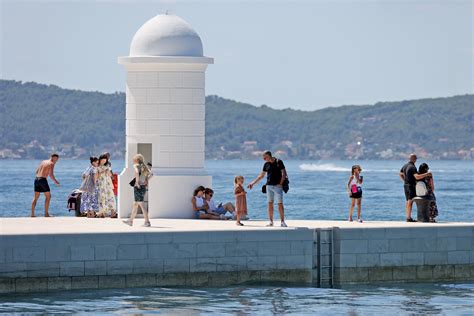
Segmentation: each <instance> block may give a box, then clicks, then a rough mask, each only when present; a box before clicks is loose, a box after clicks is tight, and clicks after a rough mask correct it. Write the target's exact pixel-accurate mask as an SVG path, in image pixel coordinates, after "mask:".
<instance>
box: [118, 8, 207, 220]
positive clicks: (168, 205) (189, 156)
mask: <svg viewBox="0 0 474 316" xmlns="http://www.w3.org/2000/svg"><path fill="white" fill-rule="evenodd" d="M118 63H119V64H121V65H124V66H125V70H126V72H127V84H126V95H127V98H126V155H125V159H126V160H125V169H124V170H123V171H122V173H121V174H120V176H119V197H118V201H119V202H118V203H119V205H118V211H119V216H120V217H128V216H129V215H130V213H131V210H132V203H133V189H132V187H131V186H130V185H129V182H130V181H131V180H132V178H133V163H132V158H133V156H134V155H135V154H137V153H140V154H142V155H143V156H144V157H145V160H146V161H147V162H151V163H152V165H153V168H152V170H153V174H154V177H153V178H152V179H151V180H150V183H149V188H148V210H149V214H150V217H151V218H192V217H193V212H192V207H191V196H192V192H193V190H194V189H195V188H196V187H197V186H198V185H203V186H211V181H212V178H211V176H209V175H208V174H207V172H206V170H205V169H204V150H205V148H204V146H205V91H204V85H205V71H206V68H207V65H208V64H212V63H213V59H212V58H209V57H205V56H203V49H202V42H201V39H200V37H199V35H198V34H197V33H196V32H195V31H194V30H193V29H192V28H191V26H190V25H189V24H188V23H187V22H186V21H184V20H183V19H181V18H179V17H178V16H175V15H168V14H166V15H157V16H155V17H154V18H152V19H150V20H149V21H147V22H146V23H145V24H143V26H142V27H141V28H140V29H139V30H138V31H137V33H136V34H135V36H134V37H133V40H132V43H131V45H130V56H126V57H119V58H118Z"/></svg>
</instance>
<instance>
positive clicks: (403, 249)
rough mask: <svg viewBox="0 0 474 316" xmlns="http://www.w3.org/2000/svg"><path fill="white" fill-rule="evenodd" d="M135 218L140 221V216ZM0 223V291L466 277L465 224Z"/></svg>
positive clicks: (473, 232)
mask: <svg viewBox="0 0 474 316" xmlns="http://www.w3.org/2000/svg"><path fill="white" fill-rule="evenodd" d="M136 224H140V220H138V221H137V223H136ZM152 224H153V227H152V228H144V227H140V226H138V225H137V226H136V227H133V228H131V227H128V226H126V225H124V224H122V223H121V222H120V221H118V220H110V219H105V220H101V219H77V218H52V219H44V218H34V219H30V218H3V219H0V232H1V235H0V293H15V292H16V293H19V292H46V291H57V290H70V289H96V288H122V287H145V286H226V285H236V284H246V283H251V284H260V283H268V282H284V283H293V284H306V285H314V286H332V285H336V286H337V285H338V284H346V283H371V282H374V283H381V282H382V283H383V282H420V281H423V282H426V281H467V280H474V223H464V224H463V223H453V224H412V223H398V222H370V223H369V222H368V223H363V224H360V223H347V222H336V221H289V222H288V224H289V226H290V227H289V228H280V227H273V228H267V227H264V225H265V222H259V221H251V222H246V224H247V225H246V226H245V227H242V228H240V227H236V226H235V224H234V222H223V221H197V220H155V221H154V222H153V223H152Z"/></svg>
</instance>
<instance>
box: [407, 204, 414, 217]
mask: <svg viewBox="0 0 474 316" xmlns="http://www.w3.org/2000/svg"><path fill="white" fill-rule="evenodd" d="M412 208H413V200H408V201H407V204H406V213H407V214H406V215H407V219H409V218H411V211H412Z"/></svg>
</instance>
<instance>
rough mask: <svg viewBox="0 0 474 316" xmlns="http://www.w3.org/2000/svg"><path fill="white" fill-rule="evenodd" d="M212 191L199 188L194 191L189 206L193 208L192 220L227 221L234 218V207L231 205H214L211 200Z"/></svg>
mask: <svg viewBox="0 0 474 316" xmlns="http://www.w3.org/2000/svg"><path fill="white" fill-rule="evenodd" d="M213 195H214V191H213V190H212V189H211V188H205V187H203V186H199V187H197V188H196V190H194V193H193V197H192V199H191V204H192V206H193V212H194V218H196V219H219V220H227V219H232V218H233V217H234V216H235V207H234V205H233V204H232V203H230V202H228V203H225V204H223V203H219V204H218V205H216V204H215V202H214V200H213V198H212V197H213Z"/></svg>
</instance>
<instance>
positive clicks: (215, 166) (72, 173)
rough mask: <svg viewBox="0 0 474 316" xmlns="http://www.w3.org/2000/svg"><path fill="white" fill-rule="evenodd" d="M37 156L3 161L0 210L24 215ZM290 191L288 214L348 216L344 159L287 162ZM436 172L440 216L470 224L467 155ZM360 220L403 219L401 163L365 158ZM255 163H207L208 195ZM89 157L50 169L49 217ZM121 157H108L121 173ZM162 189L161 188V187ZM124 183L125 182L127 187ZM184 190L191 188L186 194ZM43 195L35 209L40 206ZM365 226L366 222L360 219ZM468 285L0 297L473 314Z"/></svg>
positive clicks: (182, 311) (175, 307) (226, 309)
mask: <svg viewBox="0 0 474 316" xmlns="http://www.w3.org/2000/svg"><path fill="white" fill-rule="evenodd" d="M38 163H39V161H32V160H18V161H16V160H15V161H8V160H1V161H0V176H1V179H2V181H1V182H0V214H1V216H3V217H7V216H15V217H18V216H28V215H29V209H30V203H31V198H32V196H33V180H34V172H35V170H36V167H37V165H38ZM285 163H286V166H287V171H288V175H289V177H290V191H289V193H288V194H286V195H285V196H284V198H285V207H286V214H287V218H288V219H322V220H329V219H341V220H344V219H346V218H347V208H348V204H349V198H348V196H347V193H346V191H345V186H346V184H347V182H348V178H349V175H350V167H351V165H352V162H349V161H330V162H328V161H325V162H316V161H291V160H289V161H285ZM428 163H429V164H430V167H431V170H432V172H433V175H434V179H435V185H436V190H435V191H436V197H437V199H438V206H439V210H440V213H439V220H440V221H448V222H453V221H464V222H473V218H474V210H473V206H474V194H473V193H472V190H473V187H474V164H473V163H472V162H469V161H433V162H428ZM359 164H361V165H362V169H363V172H362V174H363V175H364V193H363V202H362V205H363V210H362V214H363V218H364V219H366V220H403V219H404V204H405V199H404V193H403V183H402V182H401V181H400V178H399V176H398V172H399V170H400V167H401V166H402V165H403V164H404V162H403V161H362V162H359ZM262 165H263V162H262V161H240V160H239V161H237V160H236V161H207V162H206V168H207V170H208V172H209V174H211V175H212V176H213V188H214V190H215V191H216V192H215V193H216V194H215V198H216V200H218V201H223V202H225V201H233V199H234V198H233V195H232V191H233V178H234V176H235V175H237V174H242V175H243V176H244V177H245V181H246V183H248V182H249V181H251V180H253V179H254V178H255V177H256V176H257V175H258V173H259V172H260V171H261V168H262ZM87 166H88V162H87V161H82V160H66V159H61V160H60V161H59V162H58V164H57V167H56V170H55V173H56V177H57V178H58V180H59V181H60V182H61V186H59V187H56V186H54V185H53V184H51V188H52V196H53V199H52V202H51V213H52V214H54V215H56V216H73V214H72V213H69V212H68V211H67V209H66V201H67V196H68V194H69V193H70V192H71V191H72V190H73V189H75V188H77V187H79V185H80V182H81V173H82V171H83V170H84V169H85V168H86V167H87ZM122 168H123V163H122V162H119V161H113V169H114V171H116V172H119V171H120V170H121V169H122ZM163 185H166V183H164V184H163ZM130 189H131V188H130ZM189 194H190V195H191V194H192V192H189ZM247 198H248V205H249V215H250V217H251V218H252V219H265V218H266V199H265V195H264V194H262V193H261V191H260V185H257V186H256V187H255V188H254V189H253V190H249V194H248V197H247ZM42 202H43V200H40V202H39V203H38V206H37V215H41V214H42V212H43V208H42V207H43V206H42ZM362 225H363V224H362ZM473 302H474V284H472V283H466V282H463V284H441V283H434V284H399V285H370V286H369V285H358V286H344V287H342V288H337V289H324V288H314V287H302V286H300V287H289V286H286V285H285V286H279V285H273V284H272V285H270V284H267V285H262V286H236V287H224V288H143V289H117V290H87V291H85V290H82V291H66V292H55V293H33V294H24V295H3V296H0V314H12V313H16V314H52V313H67V314H70V313H80V314H93V315H106V314H146V313H159V314H165V315H272V314H279V315H283V314H292V315H328V314H330V315H400V314H401V315H406V314H408V315H474V303H473Z"/></svg>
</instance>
